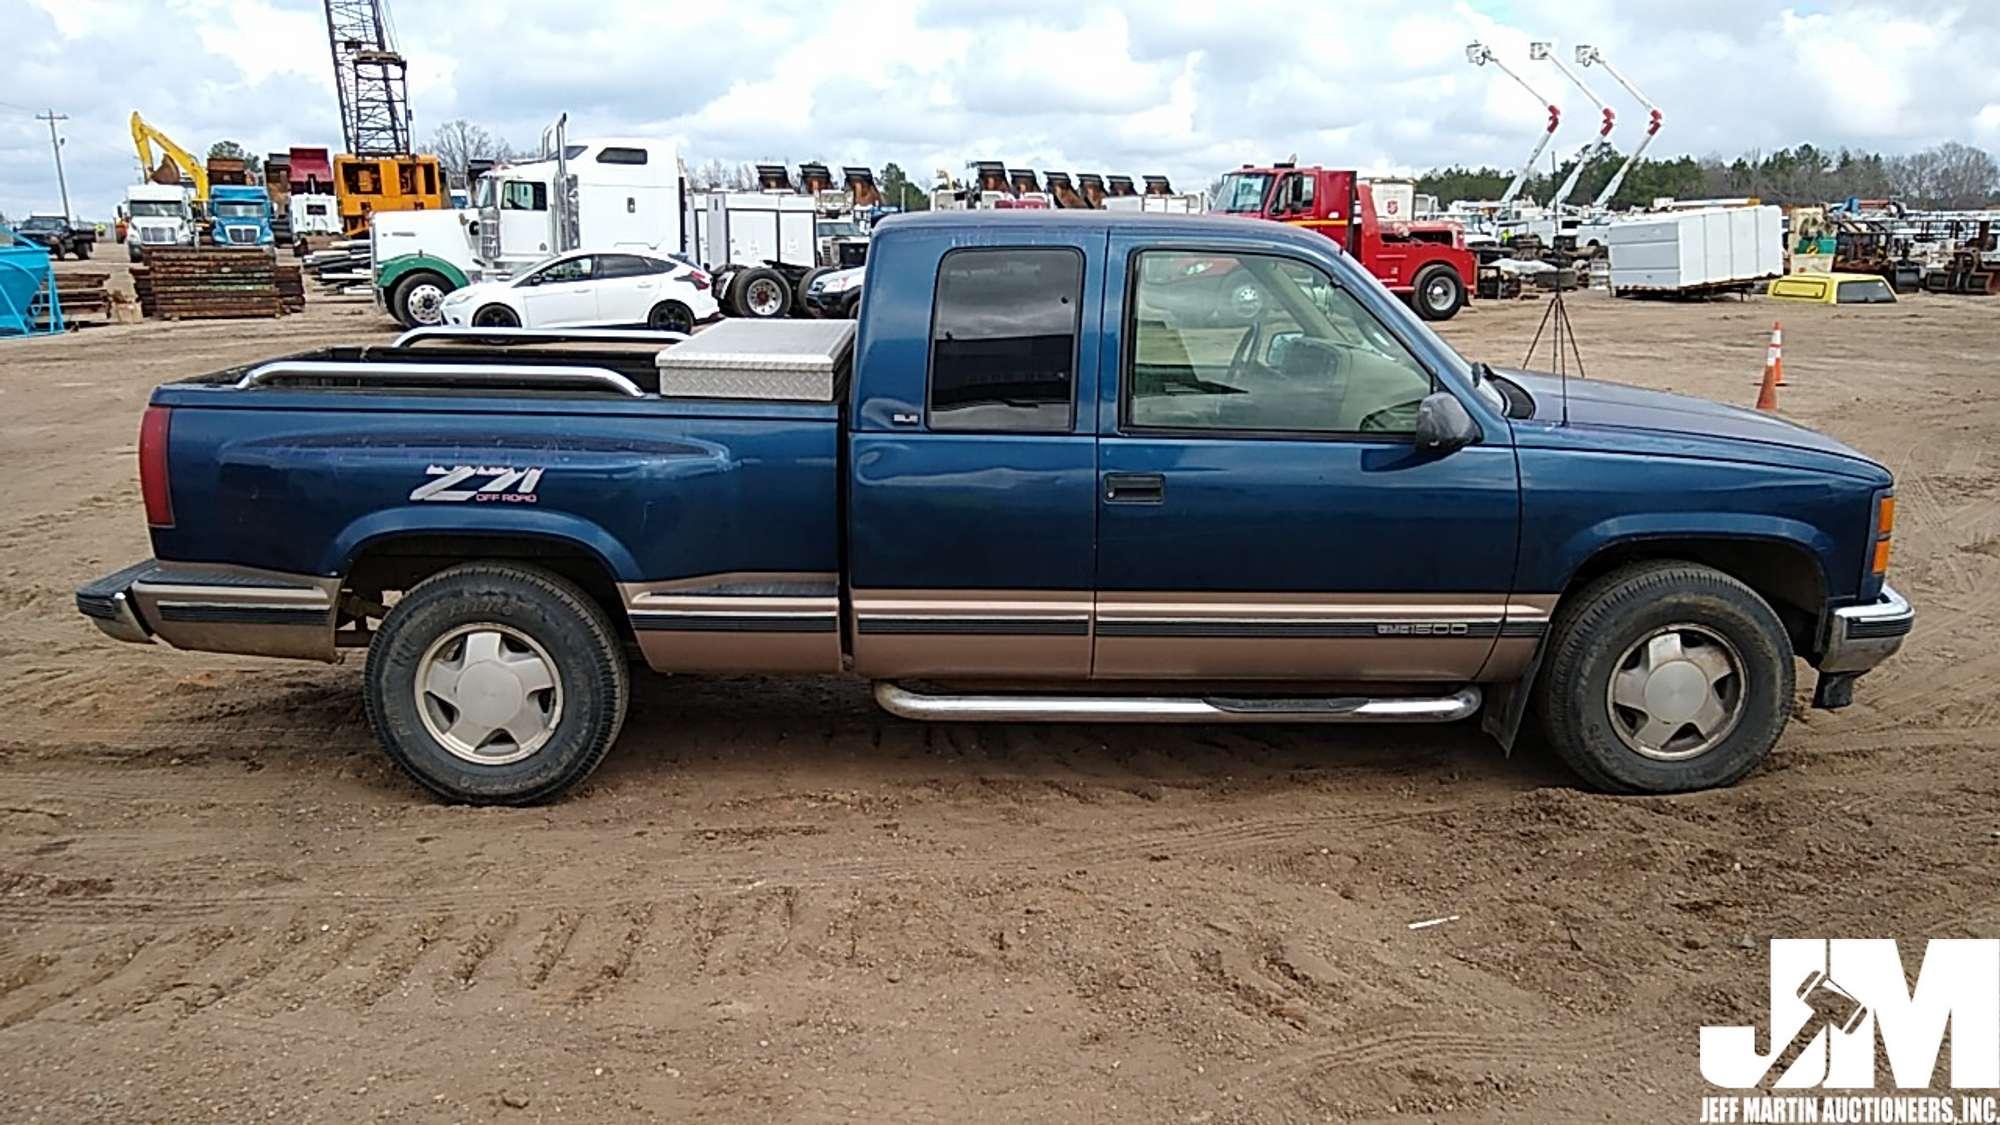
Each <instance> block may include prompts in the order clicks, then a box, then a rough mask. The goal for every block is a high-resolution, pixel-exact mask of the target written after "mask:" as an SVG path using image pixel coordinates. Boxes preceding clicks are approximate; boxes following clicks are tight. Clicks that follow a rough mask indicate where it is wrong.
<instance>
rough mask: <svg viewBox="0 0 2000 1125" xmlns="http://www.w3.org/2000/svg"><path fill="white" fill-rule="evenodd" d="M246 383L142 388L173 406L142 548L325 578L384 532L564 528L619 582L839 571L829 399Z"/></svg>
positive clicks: (562, 535)
mask: <svg viewBox="0 0 2000 1125" xmlns="http://www.w3.org/2000/svg"><path fill="white" fill-rule="evenodd" d="M261 393H262V392H251V393H245V392H235V391H230V390H226V389H209V388H203V389H175V390H174V391H172V392H171V393H168V392H163V393H162V394H161V395H160V396H159V398H158V399H156V401H164V402H168V403H170V404H174V405H176V409H175V411H174V414H173V423H172V444H171V464H172V474H171V475H172V491H173V502H174V513H175V517H176V524H175V526H173V527H172V528H165V529H156V530H155V531H154V539H153V542H154V549H155V552H156V553H157V554H158V555H159V557H161V558H163V559H176V560H188V561H215V562H229V563H233V564H237V565H243V566H251V567H257V568H262V569H268V570H273V571H283V572H289V573H295V574H307V575H317V576H334V575H340V574H343V573H345V572H346V571H347V570H348V568H349V567H351V566H352V564H353V562H354V559H355V558H356V556H357V555H358V554H359V553H360V552H362V551H363V550H365V549H366V548H368V547H369V546H370V545H371V544H375V543H379V542H381V541H382V540H384V539H385V538H387V537H391V536H397V535H423V534H433V533H453V532H462V533H488V534H521V535H531V536H544V537H549V538H553V539H559V540H565V541H568V542H570V543H573V544H576V545H579V546H582V547H584V548H586V549H588V550H589V551H590V552H592V553H593V554H595V555H596V556H597V557H598V558H600V559H601V560H602V561H603V562H604V564H605V566H606V568H607V570H608V571H609V576H610V577H611V578H613V579H614V580H615V581H618V582H621V583H642V582H664V581H675V580H686V579H697V578H702V577H704V576H713V575H727V574H733V573H741V572H750V573H760V574H773V573H777V574H784V573H807V574H830V573H832V572H834V571H835V570H837V569H838V558H837V554H838V544H839V539H838V527H837V519H838V513H837V511H836V498H837V492H836V480H835V455H836V451H837V446H836V440H837V436H838V433H839V430H838V425H837V421H836V419H835V417H834V413H833V411H832V409H831V408H827V409H826V410H825V411H823V412H820V413H819V414H815V413H813V412H811V411H791V412H786V411H781V410H780V411H771V412H768V413H769V416H763V417H758V416H747V417H728V416H717V415H713V414H711V415H708V416H702V415H700V414H699V413H695V414H693V415H690V414H689V413H688V412H682V411H677V410H676V409H675V406H676V404H672V403H659V402H648V403H633V404H630V405H624V404H620V405H619V407H618V408H615V409H608V408H605V406H606V405H608V404H595V403H592V404H578V405H576V406H574V407H569V406H566V405H565V404H564V403H562V402H561V401H559V400H558V401H554V402H543V403H540V404H538V406H537V408H536V409H535V410H532V411H529V410H521V409H508V408H495V409H482V408H481V407H480V405H479V402H478V400H465V399H460V400H451V399H446V398H441V397H436V396H433V397H429V398H425V397H421V396H408V397H392V396H360V395H355V396H343V395H341V394H339V393H337V392H327V393H321V394H310V393H295V394H286V393H282V392H272V393H271V394H270V395H269V397H268V399H258V398H252V397H251V395H252V394H261ZM209 396H215V397H214V398H213V399H210V398H209ZM343 398H346V400H347V401H346V402H343ZM205 400H206V401H214V402H216V403H217V404H218V405H225V406H227V407H228V408H227V409H198V408H190V406H189V404H191V403H201V402H203V401H205ZM260 402H269V403H270V404H271V406H272V407H273V408H268V409H258V408H254V404H256V403H260ZM246 407H252V408H246ZM288 407H289V408H288Z"/></svg>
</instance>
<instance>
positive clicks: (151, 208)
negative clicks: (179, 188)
mask: <svg viewBox="0 0 2000 1125" xmlns="http://www.w3.org/2000/svg"><path fill="white" fill-rule="evenodd" d="M131 206H132V217H133V218H135V219H178V218H181V217H183V216H184V215H186V214H187V208H185V207H183V206H182V205H180V204H179V203H174V202H170V201H168V200H165V199H135V200H133V201H132V204H131Z"/></svg>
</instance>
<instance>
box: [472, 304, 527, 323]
mask: <svg viewBox="0 0 2000 1125" xmlns="http://www.w3.org/2000/svg"><path fill="white" fill-rule="evenodd" d="M472 326H473V327H474V328H519V327H521V318H520V317H519V316H516V315H515V314H514V310H513V309H510V308H508V307H507V306H506V305H481V306H480V307H479V311H478V312H475V313H473V314H472Z"/></svg>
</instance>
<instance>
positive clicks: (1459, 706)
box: [875, 680, 1480, 723]
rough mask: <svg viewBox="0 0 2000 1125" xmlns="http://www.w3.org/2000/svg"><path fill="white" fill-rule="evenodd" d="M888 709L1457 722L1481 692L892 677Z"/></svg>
mask: <svg viewBox="0 0 2000 1125" xmlns="http://www.w3.org/2000/svg"><path fill="white" fill-rule="evenodd" d="M875 702H876V703H877V704H878V705H880V706H881V708H882V709H883V710H884V711H887V712H889V713H890V714H892V715H896V716H899V717H901V718H905V719H920V720H924V721H927V722H988V723H1038V722H1047V723H1072V722H1075V723H1452V722H1457V721H1458V720H1460V719H1469V718H1471V717H1472V715H1473V713H1474V712H1476V711H1478V710H1479V702H1480V694H1479V689H1478V688H1476V687H1471V686H1467V687H1462V688H1459V689H1458V690H1457V691H1454V692H1452V693H1451V694H1449V695H1439V696H1385V697H1382V698H1379V699H1377V698H1368V697H1365V696H1346V697H1330V696H1312V697H1306V698H1300V699H1266V698H1230V697H1225V696H1202V697H1192V696H1189V697H1177V696H1139V695H1055V694H1050V695H1012V694H995V695H927V694H922V693H919V692H914V691H911V690H909V689H908V688H905V687H902V686H900V685H898V684H893V683H890V682H888V681H887V680H883V681H879V682H877V683H876V685H875Z"/></svg>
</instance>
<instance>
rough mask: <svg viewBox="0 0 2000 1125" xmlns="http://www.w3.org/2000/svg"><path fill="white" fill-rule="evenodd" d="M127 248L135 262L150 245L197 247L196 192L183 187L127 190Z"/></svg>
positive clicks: (151, 186) (141, 186)
mask: <svg viewBox="0 0 2000 1125" xmlns="http://www.w3.org/2000/svg"><path fill="white" fill-rule="evenodd" d="M125 220H126V226H125V248H126V251H127V252H128V253H129V254H130V255H131V256H132V260H133V261H135V262H136V261H138V260H139V252H140V251H141V250H143V249H144V248H146V247H148V246H193V245H194V240H195V229H196V224H195V217H194V191H193V189H191V188H187V187H183V186H181V185H179V184H155V183H143V184H133V185H131V186H130V187H128V188H126V189H125Z"/></svg>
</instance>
